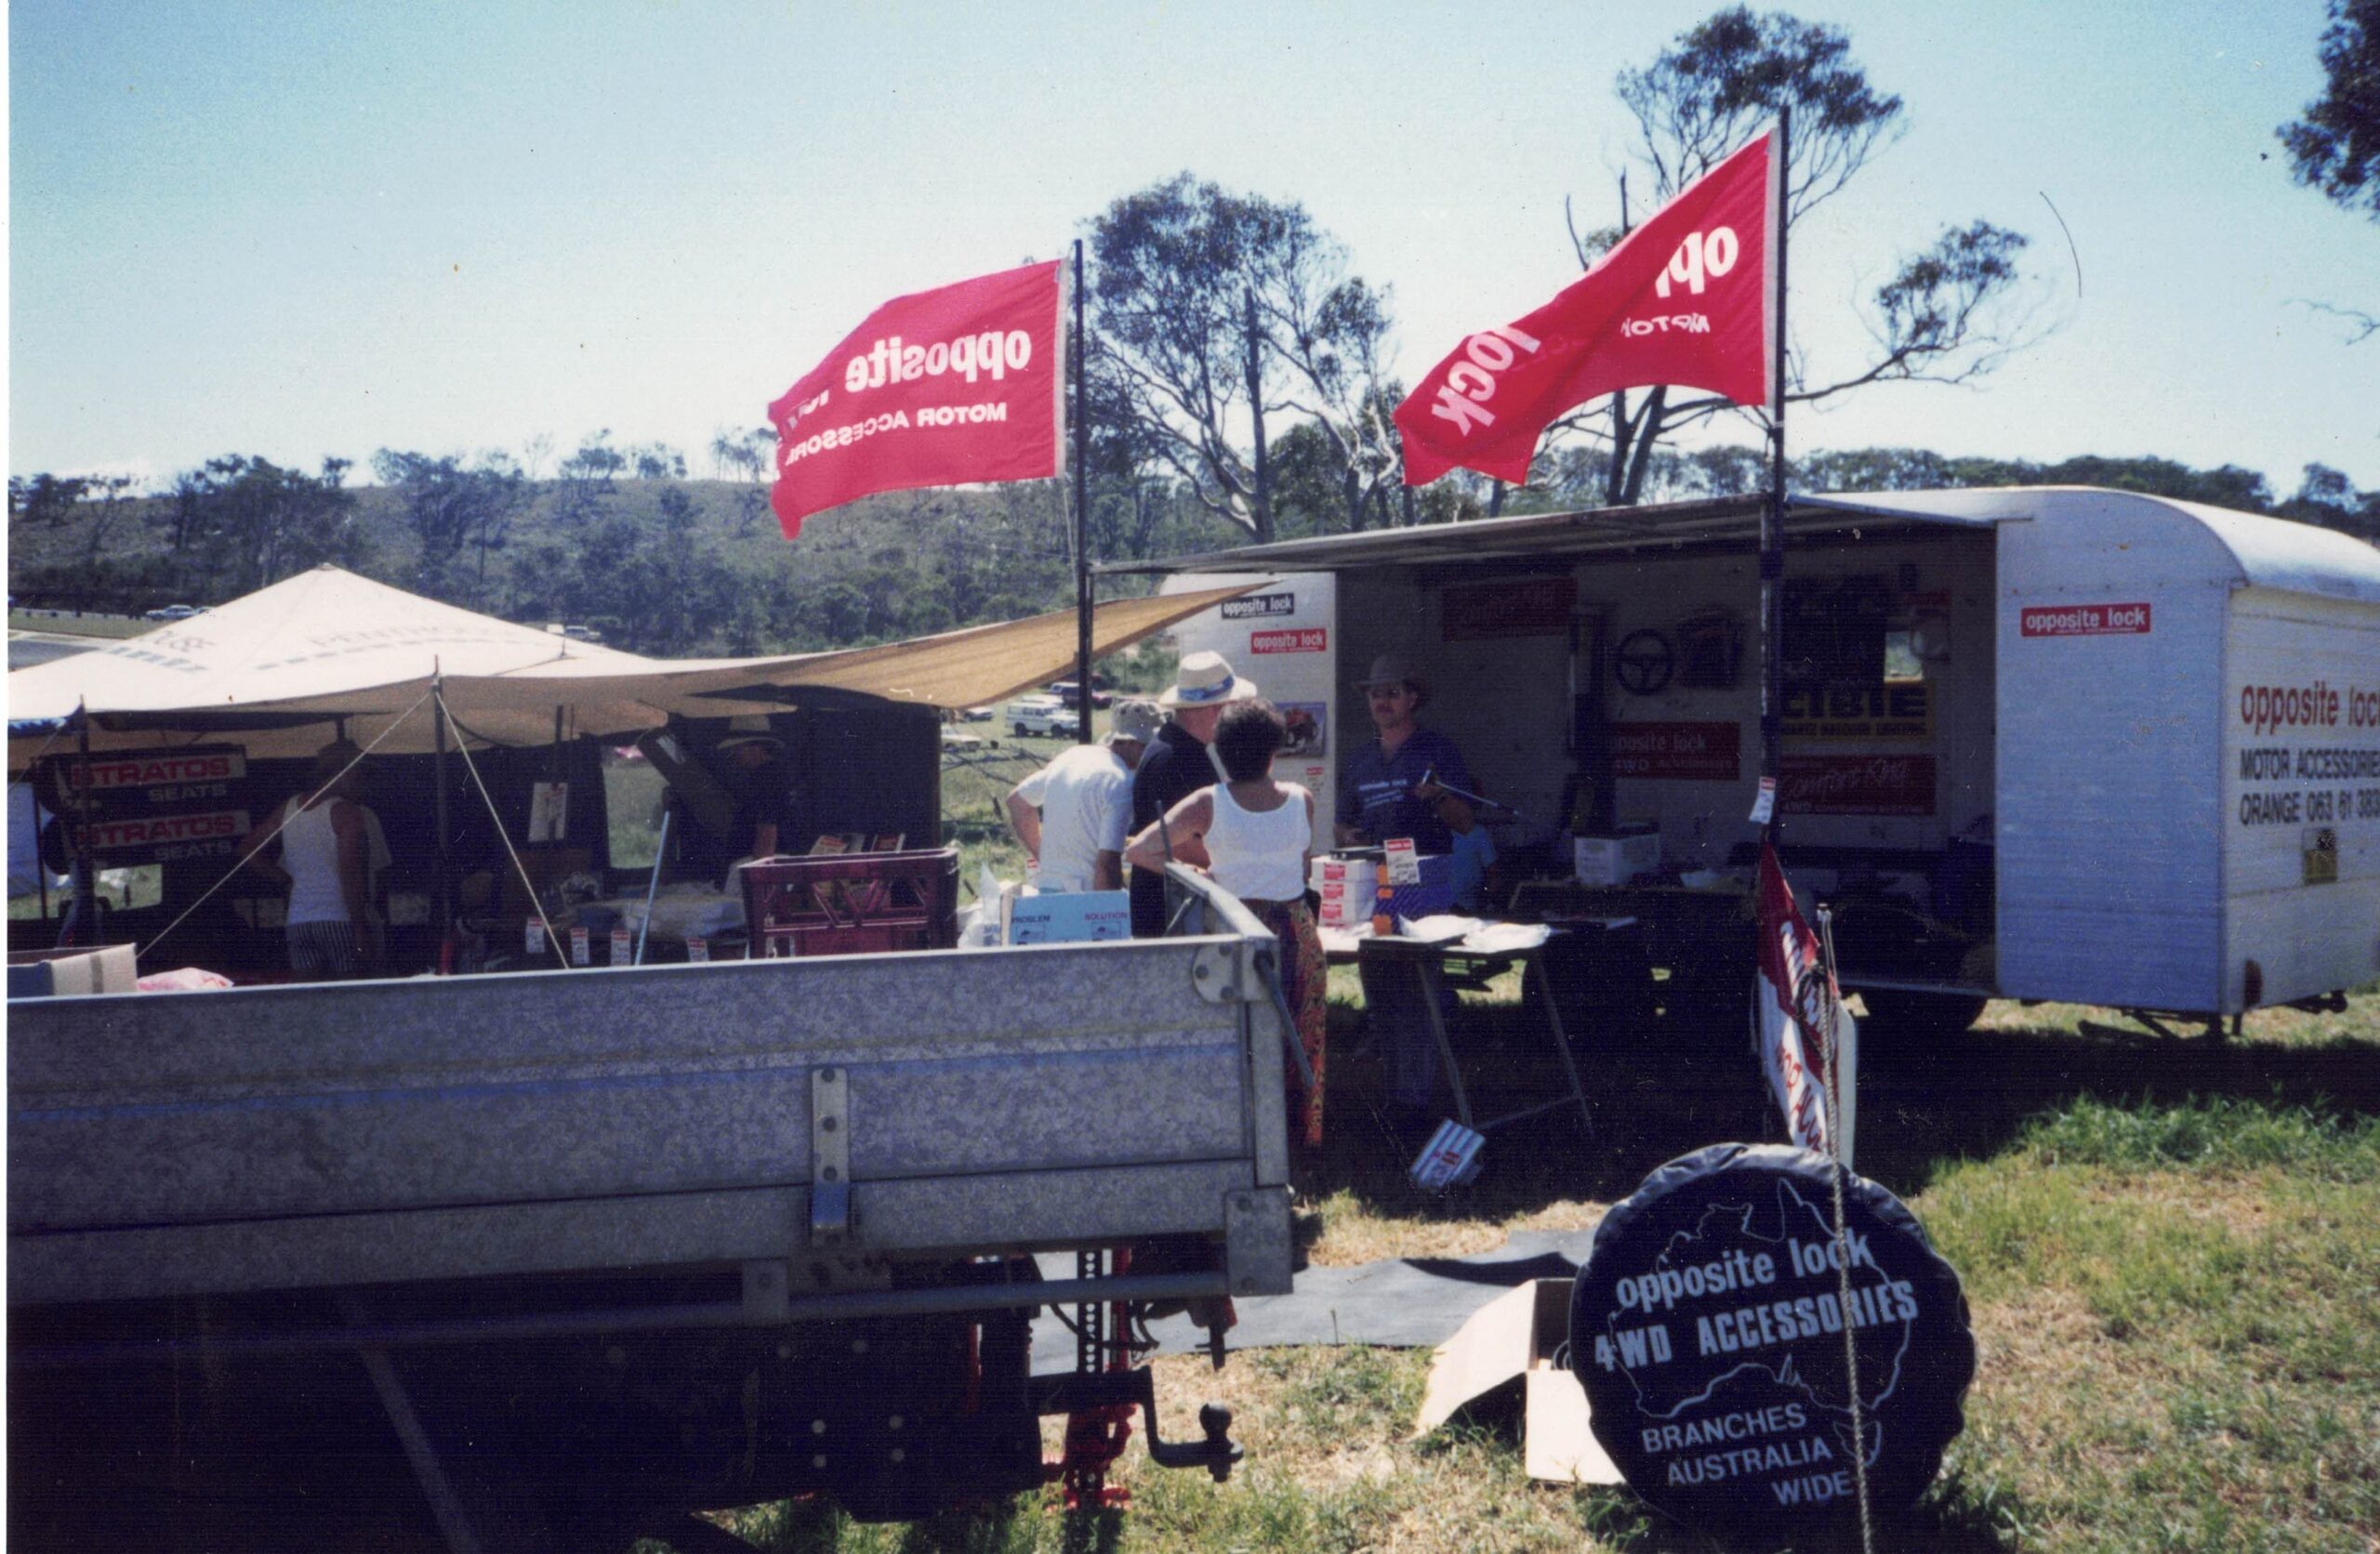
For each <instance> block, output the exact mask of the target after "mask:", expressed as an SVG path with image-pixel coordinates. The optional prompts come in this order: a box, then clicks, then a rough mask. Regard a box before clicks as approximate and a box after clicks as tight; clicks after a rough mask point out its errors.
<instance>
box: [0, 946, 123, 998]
mask: <svg viewBox="0 0 2380 1554" xmlns="http://www.w3.org/2000/svg"><path fill="white" fill-rule="evenodd" d="M138 978H139V973H138V972H137V971H136V970H135V969H134V967H133V960H132V946H131V945H129V944H109V945H105V946H102V947H101V948H99V949H96V950H11V951H9V952H8V996H9V997H11V998H75V997H83V996H86V995H88V994H95V993H133V992H137V991H138V990H139V981H138Z"/></svg>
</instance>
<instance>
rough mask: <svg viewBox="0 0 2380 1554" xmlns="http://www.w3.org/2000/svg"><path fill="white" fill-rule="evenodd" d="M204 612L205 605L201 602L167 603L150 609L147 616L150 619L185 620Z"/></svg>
mask: <svg viewBox="0 0 2380 1554" xmlns="http://www.w3.org/2000/svg"><path fill="white" fill-rule="evenodd" d="M205 613H206V607H205V605H203V604H168V605H165V606H164V607H163V608H161V609H156V610H152V611H150V612H149V614H148V616H147V618H148V619H150V620H152V621H186V620H189V619H190V618H191V617H192V615H204V614H205Z"/></svg>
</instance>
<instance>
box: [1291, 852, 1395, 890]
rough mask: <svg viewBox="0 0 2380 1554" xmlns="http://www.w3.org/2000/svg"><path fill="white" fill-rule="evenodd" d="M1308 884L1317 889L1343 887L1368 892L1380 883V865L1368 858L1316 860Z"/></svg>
mask: <svg viewBox="0 0 2380 1554" xmlns="http://www.w3.org/2000/svg"><path fill="white" fill-rule="evenodd" d="M1308 882H1309V883H1310V884H1312V885H1313V886H1314V887H1315V888H1316V889H1320V888H1322V887H1323V886H1325V885H1344V886H1346V887H1348V888H1349V889H1355V890H1369V889H1373V888H1374V887H1375V886H1377V885H1378V884H1379V883H1380V864H1379V863H1375V862H1374V861H1372V860H1371V859H1369V858H1317V859H1316V860H1315V861H1314V865H1313V869H1312V871H1311V873H1310V874H1309V876H1308Z"/></svg>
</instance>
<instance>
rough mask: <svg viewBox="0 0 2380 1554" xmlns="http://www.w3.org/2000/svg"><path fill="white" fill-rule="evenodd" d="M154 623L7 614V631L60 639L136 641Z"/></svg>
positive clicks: (42, 613) (36, 613) (109, 617)
mask: <svg viewBox="0 0 2380 1554" xmlns="http://www.w3.org/2000/svg"><path fill="white" fill-rule="evenodd" d="M157 625H158V623H157V622H155V621H143V620H138V619H135V618H133V617H132V616H129V615H73V614H61V613H59V612H56V611H51V610H11V611H9V612H8V629H9V630H11V631H47V632H55V633H56V634H58V635H59V636H61V637H138V636H139V635H140V634H141V633H142V632H144V631H154V630H156V629H157Z"/></svg>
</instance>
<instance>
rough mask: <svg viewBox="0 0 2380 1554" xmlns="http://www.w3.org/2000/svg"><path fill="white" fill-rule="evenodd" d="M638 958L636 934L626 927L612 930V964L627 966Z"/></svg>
mask: <svg viewBox="0 0 2380 1554" xmlns="http://www.w3.org/2000/svg"><path fill="white" fill-rule="evenodd" d="M634 959H636V936H635V935H634V934H631V933H630V932H628V929H626V928H614V929H613V930H612V964H613V965H615V966H626V965H628V963H629V962H630V961H632V960H634Z"/></svg>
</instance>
